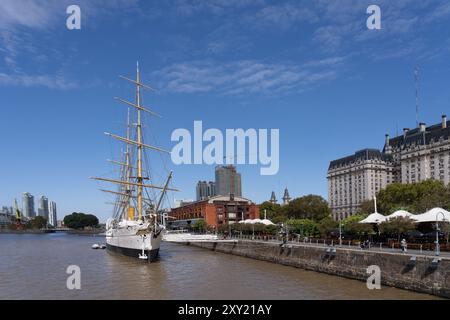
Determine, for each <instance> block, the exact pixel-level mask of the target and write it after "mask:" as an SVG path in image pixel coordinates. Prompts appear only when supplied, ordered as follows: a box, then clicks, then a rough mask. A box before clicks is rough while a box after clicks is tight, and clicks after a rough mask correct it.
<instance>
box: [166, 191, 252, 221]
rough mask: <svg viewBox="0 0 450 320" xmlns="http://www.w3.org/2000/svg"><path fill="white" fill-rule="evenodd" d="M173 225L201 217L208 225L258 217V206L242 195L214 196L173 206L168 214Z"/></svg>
mask: <svg viewBox="0 0 450 320" xmlns="http://www.w3.org/2000/svg"><path fill="white" fill-rule="evenodd" d="M169 216H170V221H171V224H172V226H173V227H178V226H179V227H183V226H186V225H190V224H192V225H193V224H194V223H195V221H196V220H198V219H203V220H205V221H206V223H207V224H208V225H209V226H213V227H215V228H216V227H218V226H220V225H222V224H227V223H228V222H230V223H236V222H239V221H240V220H242V219H243V220H245V219H259V207H258V206H257V205H256V204H255V203H253V202H252V201H251V200H249V199H246V198H242V197H233V196H232V195H231V196H215V197H212V198H209V199H207V200H201V201H195V202H191V203H187V204H184V205H183V206H181V207H178V208H174V209H172V211H171V212H170V214H169Z"/></svg>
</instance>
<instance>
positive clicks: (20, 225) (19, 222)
mask: <svg viewBox="0 0 450 320" xmlns="http://www.w3.org/2000/svg"><path fill="white" fill-rule="evenodd" d="M14 210H15V212H16V229H17V230H22V229H23V223H22V214H21V213H20V210H19V207H18V206H17V199H14Z"/></svg>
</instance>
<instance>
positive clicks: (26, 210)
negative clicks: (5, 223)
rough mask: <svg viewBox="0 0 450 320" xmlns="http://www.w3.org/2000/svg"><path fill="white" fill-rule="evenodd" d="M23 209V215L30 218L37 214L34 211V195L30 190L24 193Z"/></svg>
mask: <svg viewBox="0 0 450 320" xmlns="http://www.w3.org/2000/svg"><path fill="white" fill-rule="evenodd" d="M22 210H23V212H22V215H23V216H24V217H26V218H28V219H31V218H34V217H35V216H36V212H35V211H34V196H33V195H31V194H30V193H28V192H24V193H23V194H22Z"/></svg>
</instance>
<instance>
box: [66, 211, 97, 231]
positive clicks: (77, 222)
mask: <svg viewBox="0 0 450 320" xmlns="http://www.w3.org/2000/svg"><path fill="white" fill-rule="evenodd" d="M64 225H65V226H66V227H68V228H71V229H83V228H85V227H96V226H97V225H98V218H97V217H96V216H94V215H92V214H84V213H79V212H73V213H72V214H70V215H67V216H65V217H64Z"/></svg>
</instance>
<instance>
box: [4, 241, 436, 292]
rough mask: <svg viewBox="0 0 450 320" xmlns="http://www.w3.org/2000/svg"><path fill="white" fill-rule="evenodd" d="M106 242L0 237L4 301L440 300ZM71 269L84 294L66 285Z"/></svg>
mask: <svg viewBox="0 0 450 320" xmlns="http://www.w3.org/2000/svg"><path fill="white" fill-rule="evenodd" d="M98 242H104V238H102V237H98V236H97V237H92V236H77V235H67V234H58V233H56V234H0V299H181V300H186V299H436V297H433V296H430V295H425V294H418V293H413V292H408V291H405V290H400V289H395V288H389V287H384V286H383V287H382V289H381V290H368V289H367V287H366V285H365V283H364V282H360V281H356V280H349V279H344V278H340V277H335V276H330V275H326V274H321V273H317V272H312V271H305V270H301V269H297V268H293V267H288V266H281V265H277V264H273V263H269V262H264V261H257V260H252V259H248V258H243V257H238V256H233V255H227V254H222V253H217V252H212V251H208V250H205V249H200V248H195V247H190V246H184V245H178V244H171V243H163V244H162V246H161V251H160V259H159V261H157V262H154V263H151V264H147V263H144V262H142V261H139V260H138V259H133V258H129V257H124V256H121V255H119V254H116V253H111V252H109V251H107V250H92V249H91V245H92V244H93V243H98ZM69 265H77V266H79V267H80V270H81V289H80V290H69V289H67V287H66V282H67V278H68V277H69V276H70V275H69V274H67V273H66V270H67V267H68V266H69Z"/></svg>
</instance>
